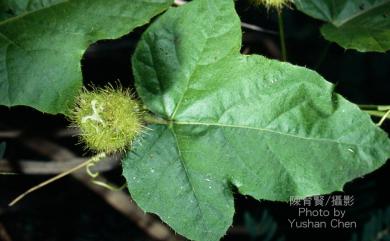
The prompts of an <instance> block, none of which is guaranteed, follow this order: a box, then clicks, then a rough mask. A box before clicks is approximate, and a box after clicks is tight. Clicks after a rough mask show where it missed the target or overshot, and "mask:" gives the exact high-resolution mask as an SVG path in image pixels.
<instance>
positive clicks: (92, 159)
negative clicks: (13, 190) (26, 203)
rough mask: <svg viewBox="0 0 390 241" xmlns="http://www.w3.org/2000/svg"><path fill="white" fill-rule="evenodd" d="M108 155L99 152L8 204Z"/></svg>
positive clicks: (11, 204) (14, 202) (12, 203)
mask: <svg viewBox="0 0 390 241" xmlns="http://www.w3.org/2000/svg"><path fill="white" fill-rule="evenodd" d="M105 157H106V153H105V152H102V153H99V154H97V155H96V156H94V157H92V158H91V159H89V160H87V161H85V162H83V163H81V164H79V165H77V166H75V167H73V168H71V169H69V170H67V171H65V172H62V173H60V174H58V175H57V176H55V177H53V178H50V179H49V180H46V181H44V182H42V183H40V184H38V185H36V186H34V187H32V188H30V189H28V190H27V191H25V192H24V193H22V194H20V195H19V196H18V197H16V198H15V199H14V200H13V201H12V202H10V203H9V204H8V206H13V205H15V204H16V203H17V202H19V201H20V200H22V199H23V198H24V197H26V196H27V195H28V194H30V193H32V192H34V191H36V190H38V189H41V188H42V187H44V186H46V185H48V184H50V183H52V182H54V181H57V180H58V179H61V178H63V177H65V176H67V175H69V174H71V173H72V172H75V171H77V170H79V169H81V168H83V167H85V166H87V165H89V164H91V163H95V162H98V161H100V160H101V159H102V158H105Z"/></svg>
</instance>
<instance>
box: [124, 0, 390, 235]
mask: <svg viewBox="0 0 390 241" xmlns="http://www.w3.org/2000/svg"><path fill="white" fill-rule="evenodd" d="M240 46H241V29H240V19H239V17H238V16H237V14H236V12H235V10H234V3H233V1H227V0H214V1H208V0H197V1H193V2H191V3H188V4H186V5H184V6H183V7H180V8H176V9H171V10H169V11H168V12H166V13H165V14H164V15H163V16H161V17H160V18H159V19H158V20H157V21H156V22H155V23H153V24H152V26H151V27H149V29H148V30H147V31H146V32H145V33H144V34H143V36H142V38H141V40H140V42H139V44H138V46H137V49H136V52H135V54H134V56H133V59H132V61H133V70H134V75H135V78H136V87H137V91H138V93H139V95H140V97H141V98H142V100H143V102H144V104H145V105H146V106H147V107H148V108H149V109H150V110H151V111H152V112H154V113H155V114H156V115H157V116H158V117H160V118H163V119H165V120H167V122H169V125H166V126H165V125H151V126H149V127H150V128H151V130H150V131H147V133H146V134H145V135H144V136H143V137H142V138H141V139H142V141H139V142H136V143H135V144H134V146H133V148H132V150H131V152H129V153H128V155H127V156H126V157H125V159H124V160H123V174H124V176H125V177H126V179H127V182H128V188H129V191H130V193H131V195H132V197H133V199H134V200H135V201H136V202H137V203H138V205H139V206H140V207H141V208H143V209H144V210H145V211H147V212H153V213H156V214H158V215H159V216H160V217H161V219H162V220H164V221H165V222H166V223H168V224H169V225H170V226H172V227H173V228H174V229H175V230H176V231H177V232H178V233H180V234H182V235H185V236H186V237H188V238H190V239H194V240H218V239H219V238H220V237H221V236H223V235H224V233H225V232H226V230H227V229H228V227H229V226H230V225H231V222H232V217H233V214H234V202H233V193H232V188H231V187H232V185H234V186H235V187H236V188H237V189H238V191H239V192H240V193H241V194H244V195H250V196H252V197H254V198H256V199H267V200H275V201H286V200H288V199H289V197H290V196H309V195H317V194H324V193H330V192H333V191H336V190H342V187H343V185H344V184H345V183H346V182H348V181H350V180H352V179H354V178H356V177H359V176H362V175H364V174H366V173H368V172H370V171H372V170H375V169H376V168H378V167H379V166H381V165H382V164H383V163H384V162H385V161H386V159H387V158H388V157H389V156H390V140H389V139H388V137H387V135H386V134H385V133H384V132H383V131H382V130H380V129H379V128H377V127H376V126H375V125H374V124H373V123H372V122H371V120H370V117H369V116H368V115H367V114H366V113H364V112H362V111H360V110H359V108H358V107H357V106H356V105H354V104H352V103H350V102H348V101H347V100H345V99H344V98H343V97H341V96H340V95H337V94H335V93H334V92H333V86H332V85H331V84H330V83H328V82H326V81H325V80H324V79H323V78H322V77H321V76H320V75H318V74H317V73H315V72H313V71H311V70H308V69H305V68H302V67H298V66H294V65H291V64H288V63H282V62H278V61H274V60H269V59H266V58H264V57H261V56H257V55H252V56H247V55H241V54H240V53H239V50H240ZM157 122H158V121H156V123H157Z"/></svg>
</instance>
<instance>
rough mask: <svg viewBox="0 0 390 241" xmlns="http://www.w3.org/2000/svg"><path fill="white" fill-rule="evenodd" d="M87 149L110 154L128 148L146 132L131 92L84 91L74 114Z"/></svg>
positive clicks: (72, 119)
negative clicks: (142, 132) (136, 138)
mask: <svg viewBox="0 0 390 241" xmlns="http://www.w3.org/2000/svg"><path fill="white" fill-rule="evenodd" d="M71 121H72V123H73V125H76V126H77V127H79V128H80V132H81V134H80V139H81V141H82V142H83V143H84V144H85V146H86V148H88V149H90V150H94V151H97V152H106V153H111V152H115V151H122V150H125V149H126V148H127V147H129V146H130V145H131V143H132V141H133V140H134V138H135V137H136V136H137V135H138V134H139V133H140V132H141V131H142V130H143V125H142V111H140V106H139V104H138V103H137V101H136V100H135V99H134V98H133V96H132V94H131V93H130V92H129V91H128V90H123V89H122V88H119V89H114V88H113V87H111V86H109V87H106V88H103V89H95V90H92V91H87V90H83V91H82V92H81V93H80V95H79V96H78V97H77V100H76V105H75V108H74V109H73V111H72V113H71Z"/></svg>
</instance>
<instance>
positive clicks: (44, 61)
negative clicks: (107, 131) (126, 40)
mask: <svg viewBox="0 0 390 241" xmlns="http://www.w3.org/2000/svg"><path fill="white" fill-rule="evenodd" d="M14 2H15V3H16V1H14ZM30 2H31V1H30ZM33 2H34V1H33ZM39 2H40V1H39ZM55 2H58V1H51V2H50V3H52V4H49V5H45V7H43V8H40V9H38V10H35V11H31V12H28V13H27V14H26V13H25V14H23V15H20V16H18V17H14V18H9V19H7V20H5V21H3V22H1V23H0V104H2V105H7V106H15V105H28V106H31V107H34V108H36V109H38V110H40V111H43V112H49V113H53V114H54V113H66V112H67V110H68V108H69V107H70V106H71V105H72V103H73V101H74V96H75V95H76V94H77V92H78V91H79V90H80V88H81V85H82V82H81V80H82V76H81V70H80V59H81V57H82V55H83V53H84V51H85V49H86V48H87V47H88V46H89V45H90V44H91V43H93V42H95V41H97V40H99V39H112V38H117V37H120V36H122V35H124V34H126V33H128V32H130V31H132V30H133V29H134V28H135V27H138V26H141V25H143V24H145V23H147V22H148V21H149V20H150V18H152V17H153V16H155V15H156V14H158V13H160V12H161V11H163V10H164V9H166V8H167V7H169V5H170V4H171V3H172V0H131V1H128V0H113V1H110V2H109V3H108V2H107V1H105V0H77V1H65V2H62V3H59V4H54V3H55Z"/></svg>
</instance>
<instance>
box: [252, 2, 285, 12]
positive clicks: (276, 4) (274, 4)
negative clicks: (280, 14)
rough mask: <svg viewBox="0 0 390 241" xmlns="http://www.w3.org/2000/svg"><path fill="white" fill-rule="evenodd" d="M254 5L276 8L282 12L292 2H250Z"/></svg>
mask: <svg viewBox="0 0 390 241" xmlns="http://www.w3.org/2000/svg"><path fill="white" fill-rule="evenodd" d="M250 1H251V2H252V4H254V5H264V6H265V7H266V8H267V9H271V8H275V9H276V10H281V9H282V8H283V6H285V5H287V4H288V3H289V2H291V0H250Z"/></svg>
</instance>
